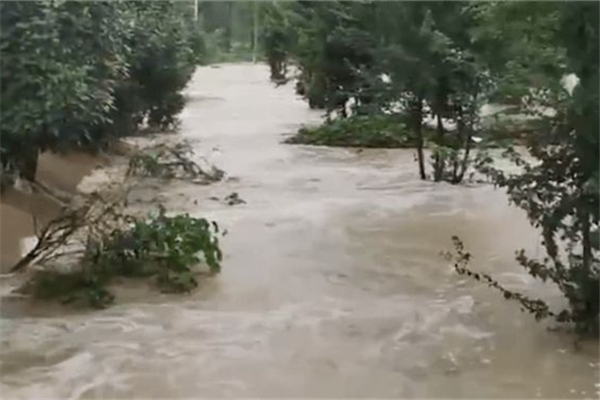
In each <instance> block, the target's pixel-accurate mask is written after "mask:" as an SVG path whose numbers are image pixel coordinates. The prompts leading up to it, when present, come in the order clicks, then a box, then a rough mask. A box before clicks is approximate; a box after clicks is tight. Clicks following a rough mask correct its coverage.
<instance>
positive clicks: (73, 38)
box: [0, 1, 203, 180]
mask: <svg viewBox="0 0 600 400" xmlns="http://www.w3.org/2000/svg"><path fill="white" fill-rule="evenodd" d="M191 10H192V9H191V3H188V2H172V1H160V2H138V1H111V2H75V1H31V2H16V1H10V2H2V3H0V16H1V20H0V23H1V26H2V30H1V36H0V51H1V54H0V56H1V57H0V60H1V64H0V71H1V73H0V79H1V96H2V115H1V120H0V123H1V131H0V134H1V136H2V143H1V154H2V170H3V172H7V171H12V172H16V171H19V172H20V174H21V175H22V176H23V177H25V178H27V179H30V180H33V179H34V178H35V170H36V163H37V155H38V154H39V152H40V151H44V150H47V149H51V150H57V151H60V150H65V149H69V148H73V147H85V148H88V149H97V148H99V147H101V146H102V145H103V144H105V143H107V142H108V141H109V140H110V139H111V138H112V137H115V136H120V135H128V134H133V133H136V132H137V131H138V130H139V129H140V128H141V127H142V126H145V125H149V126H157V127H161V128H164V127H166V126H168V125H171V124H173V123H174V122H175V117H176V115H177V113H178V112H180V111H181V109H182V108H183V103H184V101H183V97H182V95H181V90H182V89H183V88H184V87H185V85H186V84H187V82H188V81H189V80H190V78H191V75H192V73H193V71H194V68H195V66H196V65H197V64H198V62H199V61H200V56H201V52H202V49H203V45H202V37H201V35H200V33H199V31H198V30H197V29H196V26H195V25H194V23H193V21H192V19H191V17H192V14H191Z"/></svg>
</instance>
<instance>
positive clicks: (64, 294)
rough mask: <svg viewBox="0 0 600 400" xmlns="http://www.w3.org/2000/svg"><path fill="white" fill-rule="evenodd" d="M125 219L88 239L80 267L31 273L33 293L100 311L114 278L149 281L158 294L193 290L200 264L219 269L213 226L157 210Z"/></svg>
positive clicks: (111, 297) (110, 299) (106, 302)
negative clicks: (119, 225) (123, 223)
mask: <svg viewBox="0 0 600 400" xmlns="http://www.w3.org/2000/svg"><path fill="white" fill-rule="evenodd" d="M128 219H129V221H130V223H129V224H128V225H127V226H126V227H123V228H117V229H113V230H112V231H110V232H108V233H106V234H104V235H101V236H100V237H95V238H92V237H91V236H88V239H87V248H86V251H85V255H84V258H83V262H82V264H81V268H78V269H77V270H75V271H73V272H69V273H60V272H56V271H51V270H44V271H41V272H38V273H37V274H35V275H34V278H33V280H32V290H33V294H34V295H35V296H36V297H38V298H47V299H52V298H56V299H60V300H61V301H63V302H67V303H69V302H74V301H80V302H84V303H87V304H89V305H90V306H92V307H105V306H107V305H109V304H110V303H112V302H113V300H114V295H113V294H112V293H111V292H110V291H109V290H108V289H107V285H109V284H110V283H111V282H112V281H113V280H114V278H116V277H130V278H135V277H138V278H139V277H154V278H156V284H157V285H158V287H159V288H160V289H161V290H162V291H164V292H169V293H179V292H189V291H190V290H192V289H194V288H195V287H196V286H198V280H197V276H198V272H196V271H194V270H193V268H194V267H195V266H197V265H199V264H201V263H205V264H206V265H207V266H208V268H209V274H211V275H212V274H216V273H219V272H220V271H221V260H222V253H221V250H220V247H219V239H218V234H219V226H218V225H217V224H216V223H215V222H209V221H207V220H206V219H203V218H194V217H191V216H190V215H188V214H184V215H175V216H167V215H166V211H165V209H164V208H163V207H160V208H159V211H158V213H155V214H151V215H149V216H148V217H146V218H128Z"/></svg>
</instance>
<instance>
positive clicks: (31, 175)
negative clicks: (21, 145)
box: [18, 146, 39, 182]
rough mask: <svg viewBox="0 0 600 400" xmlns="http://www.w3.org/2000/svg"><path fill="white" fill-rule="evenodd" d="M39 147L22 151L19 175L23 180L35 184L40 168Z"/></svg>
mask: <svg viewBox="0 0 600 400" xmlns="http://www.w3.org/2000/svg"><path fill="white" fill-rule="evenodd" d="M38 153H39V151H38V149H37V147H35V146H31V147H30V148H27V149H23V150H21V157H20V161H19V166H18V167H19V174H20V176H21V177H22V178H24V179H26V180H28V181H30V182H34V181H35V175H36V173H37V166H38V155H39V154H38Z"/></svg>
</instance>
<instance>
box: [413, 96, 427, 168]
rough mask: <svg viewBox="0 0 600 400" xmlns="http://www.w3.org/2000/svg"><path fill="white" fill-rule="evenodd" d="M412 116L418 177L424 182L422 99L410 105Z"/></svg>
mask: <svg viewBox="0 0 600 400" xmlns="http://www.w3.org/2000/svg"><path fill="white" fill-rule="evenodd" d="M411 109H412V114H413V115H412V116H413V125H414V130H415V134H416V136H417V160H418V162H419V177H420V178H421V180H426V179H427V175H426V174H425V159H424V157H423V144H424V140H423V99H422V98H421V97H419V98H417V99H416V100H415V101H414V102H413V104H412V107H411Z"/></svg>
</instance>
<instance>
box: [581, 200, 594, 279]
mask: <svg viewBox="0 0 600 400" xmlns="http://www.w3.org/2000/svg"><path fill="white" fill-rule="evenodd" d="M581 214H582V215H581V230H582V239H583V240H582V241H583V243H582V244H583V268H584V269H585V270H586V271H587V272H589V271H590V266H591V264H592V240H591V235H590V215H589V213H588V212H587V211H585V210H582V211H581Z"/></svg>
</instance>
